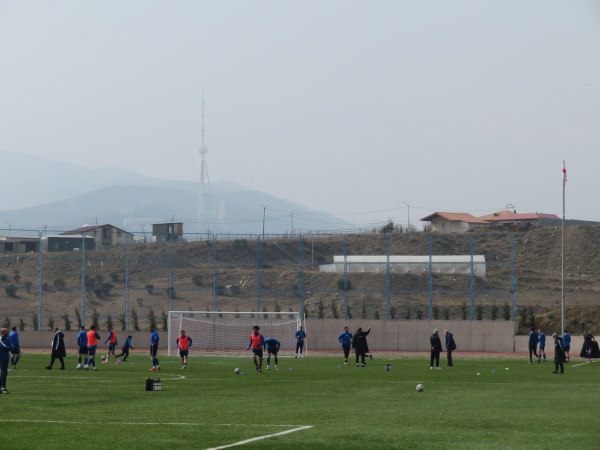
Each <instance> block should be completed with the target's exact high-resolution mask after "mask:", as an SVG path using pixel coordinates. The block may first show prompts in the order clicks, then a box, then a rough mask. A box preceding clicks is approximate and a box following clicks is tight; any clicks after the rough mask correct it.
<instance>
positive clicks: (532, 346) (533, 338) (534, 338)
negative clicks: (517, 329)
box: [529, 328, 538, 364]
mask: <svg viewBox="0 0 600 450" xmlns="http://www.w3.org/2000/svg"><path fill="white" fill-rule="evenodd" d="M537 344H538V334H537V333H536V332H535V328H532V329H531V333H529V364H533V355H535V357H536V358H537V357H538V355H537Z"/></svg>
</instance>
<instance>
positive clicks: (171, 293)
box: [167, 286, 175, 299]
mask: <svg viewBox="0 0 600 450" xmlns="http://www.w3.org/2000/svg"><path fill="white" fill-rule="evenodd" d="M167 298H171V299H173V298H175V288H174V287H173V286H169V287H168V288H167Z"/></svg>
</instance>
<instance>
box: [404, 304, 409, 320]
mask: <svg viewBox="0 0 600 450" xmlns="http://www.w3.org/2000/svg"><path fill="white" fill-rule="evenodd" d="M404 318H405V319H406V320H410V308H409V307H408V306H407V307H406V311H404Z"/></svg>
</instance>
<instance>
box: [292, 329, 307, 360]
mask: <svg viewBox="0 0 600 450" xmlns="http://www.w3.org/2000/svg"><path fill="white" fill-rule="evenodd" d="M305 339H306V332H305V331H304V327H300V329H299V330H298V331H296V356H295V358H302V350H303V349H304V340H305Z"/></svg>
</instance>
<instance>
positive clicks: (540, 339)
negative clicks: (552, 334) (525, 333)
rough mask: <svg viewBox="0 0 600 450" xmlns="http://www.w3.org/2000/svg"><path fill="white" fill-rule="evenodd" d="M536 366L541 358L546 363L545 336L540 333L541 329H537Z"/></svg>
mask: <svg viewBox="0 0 600 450" xmlns="http://www.w3.org/2000/svg"><path fill="white" fill-rule="evenodd" d="M538 345H539V349H538V357H537V358H538V364H539V363H540V361H541V359H542V356H543V357H544V362H546V335H545V334H544V332H543V331H542V329H541V328H540V329H538Z"/></svg>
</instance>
